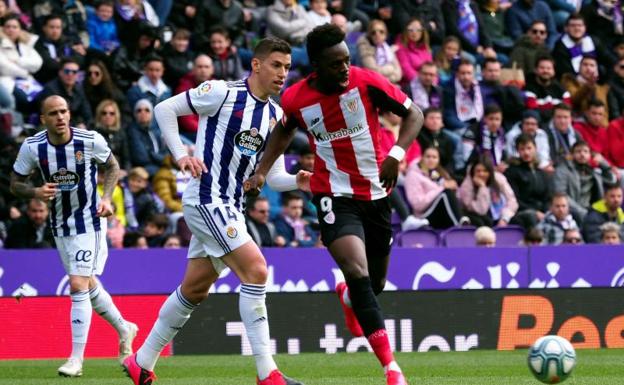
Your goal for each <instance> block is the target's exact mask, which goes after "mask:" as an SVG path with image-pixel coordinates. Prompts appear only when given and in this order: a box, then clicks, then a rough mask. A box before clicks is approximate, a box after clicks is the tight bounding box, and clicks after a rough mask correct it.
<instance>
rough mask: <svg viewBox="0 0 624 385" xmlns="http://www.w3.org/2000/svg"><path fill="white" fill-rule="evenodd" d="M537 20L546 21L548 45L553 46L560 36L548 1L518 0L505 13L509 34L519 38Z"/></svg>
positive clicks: (513, 37)
mask: <svg viewBox="0 0 624 385" xmlns="http://www.w3.org/2000/svg"><path fill="white" fill-rule="evenodd" d="M536 20H542V21H544V23H546V28H547V29H548V40H547V43H546V45H548V46H549V47H552V46H553V45H554V44H555V40H556V39H557V37H558V36H559V34H558V33H557V26H556V25H555V20H554V18H553V15H552V12H551V11H550V8H549V7H548V5H547V4H546V3H544V2H543V1H537V0H516V1H515V2H514V3H513V5H512V6H511V7H510V8H509V9H508V10H507V13H506V14H505V25H506V26H507V32H508V33H509V36H510V37H511V38H512V39H514V40H518V39H519V38H520V36H522V35H523V34H524V33H526V31H528V30H529V28H530V27H531V25H532V24H533V22H534V21H536Z"/></svg>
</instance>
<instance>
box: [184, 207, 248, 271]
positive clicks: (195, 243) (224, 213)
mask: <svg viewBox="0 0 624 385" xmlns="http://www.w3.org/2000/svg"><path fill="white" fill-rule="evenodd" d="M184 220H185V221H186V224H187V225H188V227H189V229H191V232H192V233H193V236H192V237H191V242H190V243H189V247H188V254H187V258H205V257H210V259H211V260H212V264H213V266H214V268H215V270H216V272H217V273H218V274H219V273H221V271H223V269H225V267H226V266H225V264H224V263H223V262H222V261H221V259H220V258H221V257H222V256H224V255H225V254H228V253H230V252H232V251H233V250H236V249H237V248H239V247H241V246H242V245H244V244H245V243H247V242H249V241H251V240H252V239H251V236H250V235H249V233H248V232H247V225H246V224H245V216H244V215H243V214H242V213H241V212H240V211H238V209H237V208H236V207H234V206H232V205H228V204H208V205H195V206H191V205H184Z"/></svg>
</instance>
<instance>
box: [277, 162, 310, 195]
mask: <svg viewBox="0 0 624 385" xmlns="http://www.w3.org/2000/svg"><path fill="white" fill-rule="evenodd" d="M311 176H312V173H311V172H309V171H305V170H301V171H299V172H298V173H297V175H293V174H289V173H288V171H286V166H285V163H284V156H283V155H280V156H279V157H278V158H277V160H276V161H275V163H273V166H272V167H271V169H270V170H269V172H268V173H267V175H266V181H267V183H268V184H269V186H270V187H271V189H273V190H275V191H292V190H296V189H300V190H304V191H310V177H311Z"/></svg>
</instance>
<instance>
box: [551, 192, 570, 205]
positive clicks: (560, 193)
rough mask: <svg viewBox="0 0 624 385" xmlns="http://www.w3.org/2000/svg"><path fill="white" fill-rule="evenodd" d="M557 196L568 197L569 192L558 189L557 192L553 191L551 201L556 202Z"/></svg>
mask: <svg viewBox="0 0 624 385" xmlns="http://www.w3.org/2000/svg"><path fill="white" fill-rule="evenodd" d="M557 198H565V199H568V194H566V193H564V192H563V191H557V192H555V193H553V196H552V198H550V203H552V202H554V201H555V199H557Z"/></svg>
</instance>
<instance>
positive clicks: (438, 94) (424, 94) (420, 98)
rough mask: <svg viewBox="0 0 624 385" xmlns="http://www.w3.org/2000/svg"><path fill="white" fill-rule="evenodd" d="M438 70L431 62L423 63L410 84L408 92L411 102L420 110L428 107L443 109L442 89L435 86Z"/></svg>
mask: <svg viewBox="0 0 624 385" xmlns="http://www.w3.org/2000/svg"><path fill="white" fill-rule="evenodd" d="M437 72H438V69H437V67H436V65H435V64H434V63H433V62H424V63H423V64H422V65H421V66H420V69H419V70H418V76H417V77H415V78H414V79H412V81H411V82H410V87H409V92H410V94H411V97H412V101H413V102H414V103H416V105H417V106H418V107H420V109H421V110H425V109H427V108H429V107H433V108H437V109H440V110H442V109H444V106H443V105H442V100H443V98H444V93H443V91H442V87H440V86H438V85H437V84H436V80H437V78H438V74H437Z"/></svg>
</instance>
